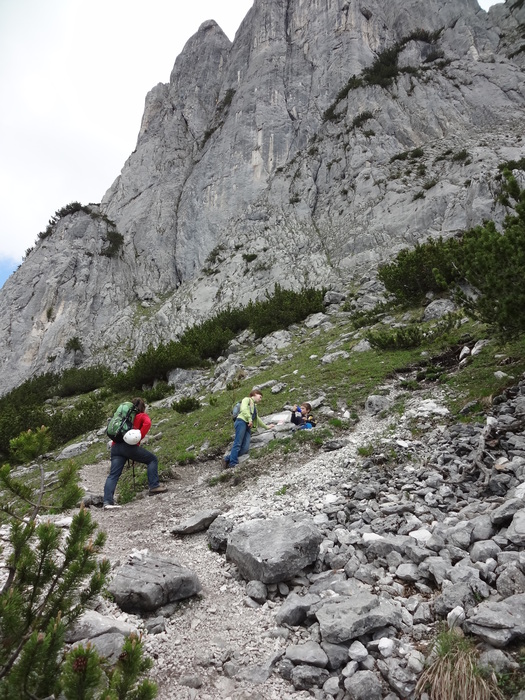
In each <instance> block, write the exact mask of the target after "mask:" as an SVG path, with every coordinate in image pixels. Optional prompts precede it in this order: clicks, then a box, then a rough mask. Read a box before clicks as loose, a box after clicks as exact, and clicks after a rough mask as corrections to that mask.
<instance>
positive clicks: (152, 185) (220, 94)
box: [0, 0, 525, 392]
mask: <svg viewBox="0 0 525 700" xmlns="http://www.w3.org/2000/svg"><path fill="white" fill-rule="evenodd" d="M518 5H520V6H519V7H518ZM524 23H525V7H524V6H523V4H520V3H505V4H504V5H497V6H494V7H493V8H491V10H490V12H488V13H485V12H484V11H482V10H481V9H480V8H479V6H478V4H477V2H476V0H429V2H426V3H421V2H416V0H388V2H387V1H386V0H368V1H367V2H366V4H365V5H363V4H362V3H360V2H357V0H332V2H330V3H317V2H314V0H307V1H305V0H289V1H288V2H286V3H283V2H281V0H254V4H253V7H252V8H251V9H250V11H249V12H248V14H247V15H246V17H245V19H244V21H243V23H242V24H241V26H240V28H239V30H238V32H237V35H236V37H235V40H234V41H233V43H231V42H230V41H229V39H228V38H227V37H226V35H225V34H224V33H223V32H222V30H221V29H220V27H218V25H217V24H216V23H215V22H213V21H208V22H205V23H204V24H202V25H201V26H200V28H199V29H198V31H197V32H196V34H195V35H194V36H193V37H191V38H190V39H189V41H188V42H187V44H186V46H185V47H184V49H183V51H182V53H181V54H180V56H178V57H177V59H176V61H175V65H174V67H173V71H172V73H171V77H170V82H169V83H168V84H165V85H164V84H159V85H157V86H156V87H154V88H153V89H152V90H151V91H150V93H149V94H148V95H147V97H146V104H145V110H144V116H143V119H142V124H141V126H140V131H139V135H138V139H137V146H136V149H135V150H134V152H133V153H132V154H131V155H130V157H129V158H128V160H127V161H126V163H125V164H124V167H123V169H122V172H121V174H120V175H119V177H118V178H117V179H116V180H115V182H114V183H113V184H112V185H111V187H110V188H109V189H108V191H107V192H106V194H105V196H104V198H103V200H102V202H101V203H100V204H98V205H90V206H89V207H86V208H85V209H84V210H81V211H77V212H74V213H71V214H68V215H66V216H62V217H60V218H59V220H58V221H57V223H56V224H55V225H54V226H53V227H52V231H51V233H50V235H47V236H46V237H45V238H43V239H41V240H38V242H37V243H36V245H35V247H34V250H33V251H32V252H30V253H29V255H28V256H27V258H26V260H25V261H24V263H23V264H22V266H21V267H20V269H19V270H18V271H17V272H16V273H15V274H14V275H12V276H11V278H10V279H9V280H8V281H7V282H6V284H5V285H4V287H3V289H2V290H1V292H0V311H1V313H0V361H1V363H2V374H1V376H0V392H5V391H7V390H9V389H10V388H13V387H14V386H16V385H17V384H18V383H20V382H21V381H23V380H24V379H26V378H28V377H29V376H32V375H34V374H38V373H41V372H44V371H60V370H62V369H65V368H67V367H69V366H72V365H74V364H78V365H86V364H93V363H97V362H103V363H109V364H111V363H115V362H117V363H118V369H121V368H122V367H123V360H122V356H124V366H125V362H126V361H129V362H130V361H132V360H133V357H134V356H135V355H136V354H137V353H138V352H141V351H142V350H144V349H145V348H146V347H147V346H148V345H149V344H151V343H153V344H157V343H159V342H161V341H167V340H170V339H174V338H176V337H177V336H178V335H179V334H180V333H181V331H182V330H184V328H185V327H186V326H187V325H190V324H192V323H194V322H195V321H199V320H202V319H203V318H205V317H206V316H208V315H210V314H211V313H215V312H216V311H217V310H218V309H220V308H221V307H224V306H226V305H227V304H231V303H234V304H244V303H246V302H247V301H248V300H249V299H255V298H257V297H259V296H261V295H262V294H264V292H265V291H266V290H271V289H273V286H274V284H275V283H276V282H278V283H280V284H282V285H284V286H286V287H292V286H294V287H301V286H302V285H312V286H313V285H326V286H333V285H337V286H338V287H339V288H340V289H342V288H344V286H345V283H350V281H352V280H359V278H360V276H361V275H362V274H363V271H368V270H369V269H370V268H373V267H374V266H375V265H377V263H379V262H381V261H382V260H385V259H388V258H389V257H391V256H392V255H393V254H395V253H396V252H397V251H398V250H400V249H401V248H402V247H406V246H410V245H413V244H415V243H416V242H420V241H422V240H425V239H426V238H427V237H429V236H438V235H443V236H450V235H453V234H455V233H456V232H458V231H461V230H464V229H466V228H470V227H471V226H474V225H477V224H479V223H482V222H483V220H485V219H492V220H494V221H496V222H497V223H501V222H502V221H503V218H504V216H505V214H506V213H507V210H506V209H505V207H504V206H503V205H502V204H500V203H497V202H496V196H497V193H498V186H499V185H498V181H497V179H496V176H497V174H498V172H499V171H498V165H500V164H501V163H502V162H505V161H510V160H520V159H521V158H523V157H524V155H525V154H524V151H525V144H524V142H523V141H522V140H521V134H522V124H523V118H524V111H525V81H524V80H523V68H524V64H525V52H523V51H521V50H520V47H521V43H520V42H521V38H520V35H521V30H520V27H523V24H524ZM387 59H388V60H387ZM380 66H382V68H383V70H382V71H381V72H380V71H378V68H379V67H380ZM385 66H389V67H390V73H388V72H387V73H384V72H383V71H384V69H385ZM518 175H519V173H518ZM74 338H76V339H78V340H80V341H81V348H80V349H79V348H78V343H76V347H77V349H76V350H75V349H74V347H75V343H72V342H71V339H74ZM117 358H118V359H117Z"/></svg>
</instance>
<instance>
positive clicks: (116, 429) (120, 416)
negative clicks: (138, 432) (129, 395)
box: [106, 401, 138, 442]
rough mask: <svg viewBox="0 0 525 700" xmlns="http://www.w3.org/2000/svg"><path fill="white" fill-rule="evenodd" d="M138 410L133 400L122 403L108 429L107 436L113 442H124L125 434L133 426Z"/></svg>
mask: <svg viewBox="0 0 525 700" xmlns="http://www.w3.org/2000/svg"><path fill="white" fill-rule="evenodd" d="M137 413H138V411H137V408H136V406H134V405H133V404H132V403H131V401H125V402H124V403H121V404H120V406H119V407H118V408H117V410H116V411H115V413H114V414H113V417H112V418H110V420H109V423H108V427H107V429H106V433H107V436H108V437H109V438H111V439H112V440H113V442H124V435H125V433H127V432H128V430H131V428H133V421H134V420H135V416H136V415H137Z"/></svg>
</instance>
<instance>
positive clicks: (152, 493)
mask: <svg viewBox="0 0 525 700" xmlns="http://www.w3.org/2000/svg"><path fill="white" fill-rule="evenodd" d="M167 490H168V487H167V486H163V485H162V484H161V485H160V486H155V488H154V489H150V490H149V495H150V496H156V495H157V494H158V493H166V491H167Z"/></svg>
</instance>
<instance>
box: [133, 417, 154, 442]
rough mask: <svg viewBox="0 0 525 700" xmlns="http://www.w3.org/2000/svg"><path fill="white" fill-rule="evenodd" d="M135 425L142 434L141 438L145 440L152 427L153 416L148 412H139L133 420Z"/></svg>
mask: <svg viewBox="0 0 525 700" xmlns="http://www.w3.org/2000/svg"><path fill="white" fill-rule="evenodd" d="M133 427H134V428H136V429H137V430H140V434H141V435H142V438H141V440H144V438H145V437H146V435H147V434H148V431H149V429H150V428H151V418H150V417H149V416H148V414H147V413H137V415H136V416H135V420H134V421H133Z"/></svg>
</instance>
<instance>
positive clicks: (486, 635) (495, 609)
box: [465, 593, 525, 648]
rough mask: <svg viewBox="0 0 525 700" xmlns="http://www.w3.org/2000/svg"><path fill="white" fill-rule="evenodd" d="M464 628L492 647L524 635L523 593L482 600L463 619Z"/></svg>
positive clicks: (498, 646) (501, 645) (524, 611)
mask: <svg viewBox="0 0 525 700" xmlns="http://www.w3.org/2000/svg"><path fill="white" fill-rule="evenodd" d="M465 629H466V630H467V631H468V632H470V633H471V634H475V635H476V636H478V637H480V638H481V639H483V640H484V641H485V642H487V643H488V644H491V645H492V646H493V647H496V648H501V647H505V646H507V645H508V644H510V642H512V641H513V640H515V639H523V638H524V637H525V593H521V594H518V595H513V596H510V597H509V598H506V599H505V600H502V601H484V602H483V603H480V604H479V605H478V606H477V607H476V608H475V610H473V611H472V612H471V614H470V615H469V617H468V618H467V620H465Z"/></svg>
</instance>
